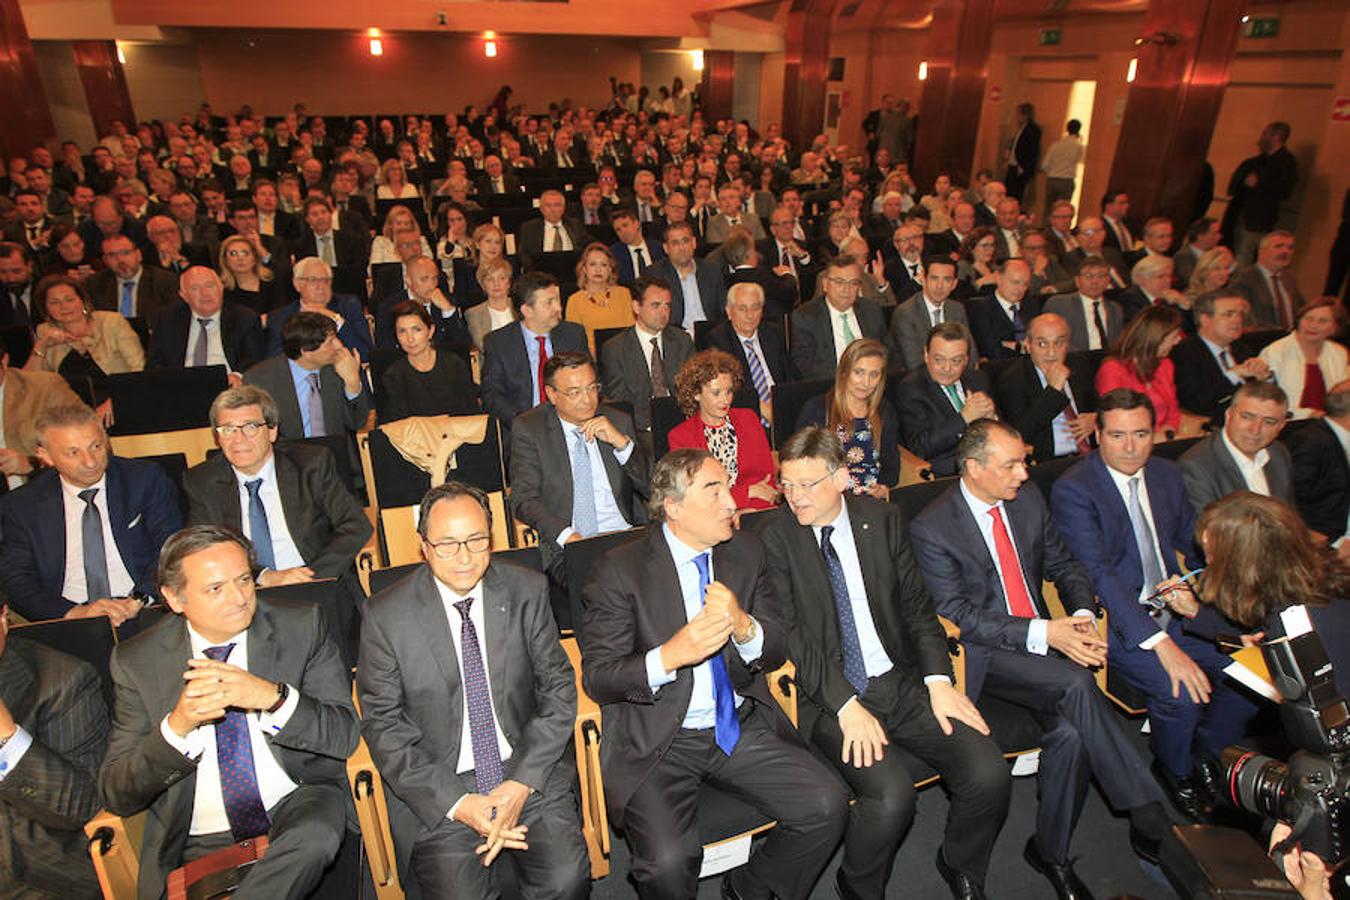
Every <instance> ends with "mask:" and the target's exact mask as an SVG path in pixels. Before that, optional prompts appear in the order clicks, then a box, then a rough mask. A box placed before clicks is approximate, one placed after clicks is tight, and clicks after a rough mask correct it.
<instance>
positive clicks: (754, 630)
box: [731, 616, 759, 645]
mask: <svg viewBox="0 0 1350 900" xmlns="http://www.w3.org/2000/svg"><path fill="white" fill-rule="evenodd" d="M747 618H748V619H749V620H750V633H749V634H747V635H746V636H745V640H743V641H738V640H736V635H734V634H733V635H732V636H731V639H732V641H734V642H735V643H737V644H741V645H744V644H748V643H750V642H751V641H753V640H754V639H755V635H757V634H759V623H758V622H756V621H755V617H754V616H747Z"/></svg>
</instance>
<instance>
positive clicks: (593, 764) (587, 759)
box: [562, 638, 610, 878]
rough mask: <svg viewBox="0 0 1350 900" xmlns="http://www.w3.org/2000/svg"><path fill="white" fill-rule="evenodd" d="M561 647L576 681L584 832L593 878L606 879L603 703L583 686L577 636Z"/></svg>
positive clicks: (576, 743)
mask: <svg viewBox="0 0 1350 900" xmlns="http://www.w3.org/2000/svg"><path fill="white" fill-rule="evenodd" d="M562 647H563V652H565V653H566V654H567V659H568V661H569V662H570V663H571V664H572V671H573V673H574V674H575V676H576V680H577V718H576V723H575V725H574V726H573V729H574V730H573V735H572V743H573V745H574V748H575V751H576V758H577V775H578V778H579V781H580V782H581V832H582V836H583V837H584V838H585V840H586V853H587V855H588V856H589V857H590V860H591V878H604V877H605V876H606V875H608V874H609V854H610V837H609V814H608V813H607V812H606V811H605V782H604V778H603V777H602V776H601V772H600V706H599V705H598V704H597V703H596V702H595V701H594V700H592V699H591V698H590V697H589V696H588V695H587V694H586V691H585V690H584V689H583V688H582V686H581V650H580V648H579V647H578V646H577V642H576V638H564V639H563V640H562Z"/></svg>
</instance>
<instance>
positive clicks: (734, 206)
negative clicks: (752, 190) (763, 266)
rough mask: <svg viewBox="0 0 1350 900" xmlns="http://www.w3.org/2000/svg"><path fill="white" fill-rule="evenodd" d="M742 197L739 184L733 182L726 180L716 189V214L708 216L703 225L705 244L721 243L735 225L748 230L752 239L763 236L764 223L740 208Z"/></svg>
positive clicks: (758, 238)
mask: <svg viewBox="0 0 1350 900" xmlns="http://www.w3.org/2000/svg"><path fill="white" fill-rule="evenodd" d="M744 199H745V198H744V197H742V196H741V189H740V186H739V185H738V184H736V183H735V182H732V181H728V182H726V183H725V184H723V185H722V186H721V187H719V188H718V189H717V214H716V215H711V216H709V217H708V218H707V221H706V224H705V225H704V233H703V242H704V243H705V244H720V243H722V242H723V241H725V240H726V239H727V236H728V235H729V234H730V233H731V229H733V228H736V227H743V228H746V229H747V230H749V232H750V236H751V237H752V238H753V239H754V240H757V241H758V240H762V239H763V238H764V224H763V223H762V222H760V220H759V216H757V215H755V214H754V213H752V212H746V211H745V210H744V209H743V208H742V203H743V202H744Z"/></svg>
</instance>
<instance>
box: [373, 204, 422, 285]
mask: <svg viewBox="0 0 1350 900" xmlns="http://www.w3.org/2000/svg"><path fill="white" fill-rule="evenodd" d="M408 229H412V230H413V231H416V232H417V233H418V234H419V235H421V236H422V255H423V256H428V257H429V256H431V245H430V244H428V243H427V236H426V235H424V234H422V226H420V225H418V224H417V217H416V216H414V215H413V214H412V210H411V209H409V208H408V207H406V206H404V205H403V204H401V203H400V204H398V205H397V206H392V207H390V208H389V213H388V214H387V215H386V216H385V217H384V227H383V228H381V229H380V233H379V234H377V235H376V236H375V240H373V241H371V242H370V267H369V268H368V271H373V270H374V268H373V267H374V266H377V265H379V264H380V263H390V262H393V263H396V262H402V260H401V259H400V258H399V255H398V252H397V251H396V250H395V249H394V235H395V234H397V233H398V232H400V231H406V230H408Z"/></svg>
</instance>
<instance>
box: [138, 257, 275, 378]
mask: <svg viewBox="0 0 1350 900" xmlns="http://www.w3.org/2000/svg"><path fill="white" fill-rule="evenodd" d="M178 296H179V297H181V298H182V301H183V302H182V303H175V304H173V305H172V306H170V307H168V308H166V309H164V310H162V311H161V312H160V314H159V317H158V318H157V319H156V320H155V322H154V330H153V331H152V332H151V337H150V353H149V354H148V360H147V362H148V365H149V367H150V368H152V369H183V368H191V367H194V366H220V365H223V366H225V368H226V371H227V372H229V378H230V384H231V385H238V384H241V383H242V382H243V377H242V376H241V374H240V373H241V372H243V371H244V370H245V369H247V368H248V367H249V366H251V365H253V364H254V363H256V362H260V361H261V360H262V359H263V356H264V352H263V349H264V343H263V332H262V326H261V325H260V324H259V321H258V314H257V313H255V312H254V311H253V310H251V309H249V308H248V307H247V306H244V305H243V304H242V303H230V304H226V303H225V302H224V298H225V288H224V286H223V285H222V284H221V282H220V276H219V275H217V274H216V273H215V271H214V270H212V269H210V268H207V267H206V266H191V267H189V268H188V269H186V270H185V271H184V272H183V274H182V275H181V276H180V277H179V279H178Z"/></svg>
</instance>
